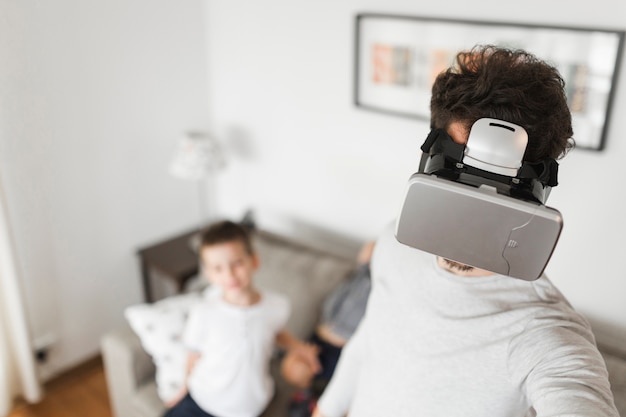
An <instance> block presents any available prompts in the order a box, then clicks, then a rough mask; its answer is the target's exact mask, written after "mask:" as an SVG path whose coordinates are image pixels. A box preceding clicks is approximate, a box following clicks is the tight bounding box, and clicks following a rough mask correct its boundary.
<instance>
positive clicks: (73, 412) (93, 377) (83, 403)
mask: <svg viewBox="0 0 626 417" xmlns="http://www.w3.org/2000/svg"><path fill="white" fill-rule="evenodd" d="M85 416H89V417H112V414H111V407H110V405H109V396H108V390H107V386H106V380H105V376H104V369H103V366H102V360H101V359H100V358H99V357H98V358H95V359H93V360H90V361H88V362H86V363H85V364H83V365H80V366H79V367H78V368H76V369H73V370H72V371H70V372H68V373H67V374H64V375H62V376H60V377H57V378H55V379H53V380H52V381H50V382H48V383H46V386H45V397H44V399H43V400H42V401H41V402H39V403H38V404H26V403H24V402H20V403H18V404H17V405H16V407H15V409H14V410H13V411H12V412H11V413H10V414H9V415H8V416H7V417H85Z"/></svg>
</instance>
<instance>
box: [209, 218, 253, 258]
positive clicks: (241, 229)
mask: <svg viewBox="0 0 626 417" xmlns="http://www.w3.org/2000/svg"><path fill="white" fill-rule="evenodd" d="M229 242H240V243H241V244H242V245H243V247H244V249H245V250H246V252H247V253H248V254H249V255H254V247H253V246H252V238H251V235H250V230H249V229H248V228H247V227H245V226H243V225H241V224H239V223H235V222H232V221H230V220H222V221H219V222H216V223H213V224H212V225H210V226H209V227H208V228H207V229H205V230H204V232H203V233H202V238H201V239H200V251H202V249H204V248H206V247H208V246H213V245H219V244H221V243H229Z"/></svg>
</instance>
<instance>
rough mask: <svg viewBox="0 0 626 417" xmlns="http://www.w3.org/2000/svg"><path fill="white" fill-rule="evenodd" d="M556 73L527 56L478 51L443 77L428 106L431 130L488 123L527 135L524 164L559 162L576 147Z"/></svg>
mask: <svg viewBox="0 0 626 417" xmlns="http://www.w3.org/2000/svg"><path fill="white" fill-rule="evenodd" d="M564 86H565V82H564V81H563V78H562V77H561V75H560V74H559V72H558V70H557V69H556V68H555V67H553V66H551V65H549V64H548V63H546V62H544V61H542V60H540V59H538V58H537V57H535V56H534V55H532V54H530V53H528V52H525V51H523V50H512V49H507V48H501V47H496V46H493V45H483V46H480V45H479V46H476V47H474V48H473V49H471V50H469V51H463V52H460V53H458V54H457V56H456V65H454V66H453V67H451V68H449V69H448V70H446V71H444V72H442V73H441V74H439V75H438V76H437V78H436V80H435V82H434V84H433V88H432V96H431V102H430V110H431V128H441V129H446V128H448V125H449V124H450V123H452V122H461V123H463V124H464V125H465V126H466V127H467V128H468V131H469V127H470V126H471V125H472V124H473V123H474V122H475V121H476V120H478V119H480V118H483V117H490V118H494V119H501V120H505V121H507V122H510V123H515V124H517V125H519V126H522V127H523V128H524V129H526V132H527V133H528V146H527V148H526V153H525V154H524V160H525V161H529V162H538V161H541V160H544V159H546V158H555V159H556V158H559V157H561V156H563V155H564V154H565V153H566V152H567V151H568V150H569V149H570V148H571V147H572V146H573V140H572V139H571V138H572V135H573V130H572V117H571V113H570V110H569V108H568V105H567V98H566V95H565V90H564Z"/></svg>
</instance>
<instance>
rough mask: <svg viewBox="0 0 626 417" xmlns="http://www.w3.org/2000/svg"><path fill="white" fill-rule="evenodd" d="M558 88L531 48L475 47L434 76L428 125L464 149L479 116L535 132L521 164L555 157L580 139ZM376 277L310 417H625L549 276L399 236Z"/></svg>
mask: <svg viewBox="0 0 626 417" xmlns="http://www.w3.org/2000/svg"><path fill="white" fill-rule="evenodd" d="M563 87H564V83H563V80H562V78H561V77H560V75H559V73H558V72H557V70H556V69H555V68H553V67H551V66H550V65H548V64H546V63H545V62H542V61H540V60H538V59H537V58H535V57H534V56H532V55H530V54H528V53H526V52H523V51H511V50H507V49H503V48H496V47H492V46H486V47H477V48H474V49H473V50H471V51H468V52H462V53H460V54H458V55H457V59H456V65H455V66H454V67H453V68H450V69H448V70H447V71H445V72H443V73H442V74H440V75H439V76H438V77H437V79H436V81H435V83H434V85H433V91H432V93H433V95H432V99H431V114H432V116H431V128H433V129H435V128H441V129H444V130H446V131H447V133H448V134H449V135H450V137H451V138H452V139H453V140H454V141H455V142H457V143H461V144H462V143H465V142H466V141H467V138H468V135H469V129H470V127H471V125H472V124H473V123H474V122H475V121H476V120H478V119H480V118H484V117H489V118H494V119H500V120H505V121H508V122H511V123H514V124H517V125H520V126H522V127H524V128H525V129H526V131H527V133H528V140H529V143H528V146H527V148H526V152H525V155H524V161H527V162H538V161H542V160H544V159H546V158H558V157H560V156H562V155H564V154H565V153H566V151H567V150H568V149H569V148H570V147H571V141H570V138H571V136H572V127H571V115H570V112H569V109H568V107H567V102H566V98H565V94H564V90H563ZM458 215H459V216H463V215H464V213H463V207H458ZM468 221H471V219H468ZM446 232H448V233H452V232H453V231H446V230H442V233H446ZM476 239H477V240H478V239H480V236H477V237H476ZM371 268H372V290H371V294H370V299H369V301H368V307H367V311H366V314H365V317H364V319H363V320H362V321H361V324H360V326H359V328H358V330H357V332H356V334H355V335H354V336H353V338H352V339H351V340H350V342H348V344H347V345H346V347H345V348H344V351H343V353H342V356H341V358H340V361H339V364H338V367H337V370H336V371H335V374H334V376H333V379H332V380H331V382H330V385H329V386H328V387H327V389H326V391H325V392H324V395H323V396H322V397H321V399H320V401H319V403H318V409H317V410H316V411H315V414H314V416H316V417H321V416H324V417H341V416H343V415H345V414H346V413H348V412H349V415H350V417H363V416H372V417H373V416H375V417H380V416H394V417H402V416H407V417H408V416H411V417H412V416H418V415H423V416H429V417H438V416H441V417H444V416H445V417H453V416H463V417H483V416H519V417H523V416H556V415H559V416H563V415H568V416H593V417H598V416H611V417H618V414H617V410H616V409H615V405H614V403H613V397H612V394H611V391H610V387H609V383H608V375H607V371H606V367H605V365H604V362H603V360H602V357H601V356H600V354H599V352H598V350H597V348H596V346H595V341H594V337H593V334H592V333H591V330H590V327H589V325H588V323H587V321H586V320H585V319H584V318H583V317H582V316H581V315H580V314H578V313H577V312H575V311H574V310H573V308H572V307H571V306H570V304H569V303H568V302H567V300H566V299H565V298H564V297H563V295H562V294H561V293H560V292H559V291H558V289H556V288H555V287H554V285H553V284H552V283H551V282H550V281H549V280H548V279H547V278H546V277H545V276H542V277H541V278H539V279H538V280H536V281H531V282H528V281H523V280H519V279H514V278H510V277H506V276H502V275H497V274H494V273H492V272H489V271H485V270H480V269H477V268H473V267H470V266H468V265H464V264H460V263H458V262H455V261H453V260H448V259H443V258H441V257H436V256H433V255H430V254H428V253H425V252H422V251H419V250H416V249H413V248H410V247H408V246H404V245H402V244H400V243H399V242H398V241H397V240H396V239H395V236H394V234H393V230H392V228H388V229H387V230H386V231H385V232H384V233H383V234H382V236H381V237H380V238H379V240H378V241H377V243H376V249H375V251H374V254H373V259H372V265H371Z"/></svg>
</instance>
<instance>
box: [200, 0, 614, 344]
mask: <svg viewBox="0 0 626 417" xmlns="http://www.w3.org/2000/svg"><path fill="white" fill-rule="evenodd" d="M510 10H511V8H510V7H503V6H502V2H498V1H484V0H483V1H474V2H467V1H461V0H450V1H446V2H409V1H406V0H386V1H382V0H370V1H365V0H360V1H359V0H353V1H315V2H314V1H293V0H266V1H263V2H253V1H244V0H213V1H211V2H209V6H208V8H207V39H208V62H209V64H208V65H209V68H208V75H209V91H208V97H209V99H210V103H211V104H210V107H211V109H212V113H211V114H212V117H213V124H214V127H215V129H216V130H218V131H219V133H220V135H221V136H222V138H224V140H225V141H227V142H232V143H234V148H235V151H239V153H238V154H237V153H236V155H235V156H234V157H233V158H236V159H235V160H234V163H232V164H231V167H230V169H229V171H228V172H227V173H226V174H225V175H224V176H223V177H222V179H221V183H220V193H219V198H220V200H219V201H220V206H221V207H222V210H223V211H224V213H228V214H230V215H234V214H235V213H240V212H242V211H243V210H245V209H246V208H248V207H255V208H257V210H258V211H260V212H262V213H273V218H276V217H280V216H282V215H286V216H295V217H298V218H300V219H304V220H306V221H308V222H311V223H314V224H320V225H323V226H325V227H327V228H329V229H332V230H336V231H338V232H341V233H343V234H346V235H350V236H354V237H356V238H359V239H364V238H369V237H371V236H374V235H376V234H377V233H378V231H379V230H380V229H381V228H382V227H383V225H384V224H385V223H386V222H388V221H390V220H391V219H392V218H393V217H394V216H395V214H396V210H397V208H398V205H399V204H400V200H401V193H402V191H403V188H404V185H405V183H406V180H407V178H408V176H409V175H410V174H411V173H413V172H414V171H415V170H416V168H417V160H418V157H419V149H418V148H419V146H420V145H421V143H422V141H423V139H424V137H425V135H426V134H427V132H428V126H427V124H426V123H423V122H418V121H411V120H406V119H402V118H396V117H393V116H387V115H383V114H376V113H372V112H367V111H363V110H360V109H357V108H355V107H354V106H353V104H352V85H353V46H354V45H353V41H354V36H353V23H354V22H353V19H354V15H355V14H356V13H358V12H365V11H368V12H381V13H404V14H410V15H425V16H441V17H453V18H467V19H480V20H496V21H497V20H505V21H516V22H520V23H545V24H556V25H565V26H591V27H600V28H611V29H626V26H625V23H624V20H623V16H626V6H625V4H624V3H623V2H622V1H620V0H599V1H595V2H587V3H586V4H580V5H577V6H576V7H572V6H571V3H567V2H545V1H540V0H529V1H526V2H524V4H523V5H520V6H519V7H516V8H515V13H514V14H511V12H510ZM621 68H622V69H621V74H620V78H621V79H620V82H619V85H618V90H617V96H616V98H615V102H614V107H613V109H612V114H613V117H612V123H611V126H610V131H609V135H608V139H607V145H606V149H605V150H604V151H603V152H601V153H596V152H590V151H584V150H576V151H574V152H573V153H572V154H570V156H568V157H567V158H566V159H564V160H563V161H562V162H561V173H560V181H561V185H560V186H559V187H557V188H555V189H554V190H553V193H552V196H551V200H550V202H549V203H550V205H552V206H554V207H557V208H559V209H560V210H561V211H562V212H563V214H564V218H565V229H564V232H563V234H562V238H561V241H560V243H559V246H558V247H557V250H556V252H555V254H554V256H553V258H552V261H551V264H550V265H549V267H548V273H549V275H550V276H551V278H552V279H553V281H555V282H556V283H557V285H558V286H559V287H560V288H561V289H562V291H563V292H564V293H565V295H566V296H567V297H568V298H569V299H570V301H571V302H572V303H573V304H574V305H575V307H577V308H578V309H579V310H581V311H583V312H584V313H586V314H587V315H588V316H589V317H590V318H591V319H597V320H599V321H600V322H602V323H604V324H605V325H606V326H607V327H608V328H609V329H611V330H618V331H619V332H620V334H619V337H621V338H626V272H625V270H624V268H623V267H622V265H621V262H620V259H622V257H623V250H624V247H625V246H624V244H623V238H622V237H623V236H624V235H625V234H626V221H624V218H623V215H622V207H623V203H622V200H623V197H622V196H620V192H619V190H620V189H621V188H622V187H621V185H620V184H621V179H622V178H623V176H624V175H623V172H622V171H623V168H622V167H623V164H622V159H623V155H624V154H625V152H626V140H624V137H623V135H622V134H621V133H620V132H623V131H624V130H626V121H625V120H624V119H623V117H621V115H623V114H625V112H626V108H625V107H626V65H625V64H624V63H623V62H622V63H621ZM242 150H243V151H244V152H241V151H242ZM277 227H280V225H278V226H277Z"/></svg>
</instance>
